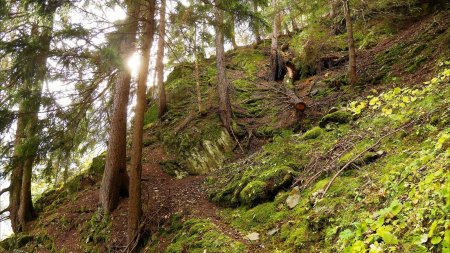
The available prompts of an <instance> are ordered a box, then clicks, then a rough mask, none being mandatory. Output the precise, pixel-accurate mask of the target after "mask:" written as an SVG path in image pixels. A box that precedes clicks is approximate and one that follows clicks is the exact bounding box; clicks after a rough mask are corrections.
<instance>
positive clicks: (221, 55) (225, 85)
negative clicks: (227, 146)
mask: <svg viewBox="0 0 450 253" xmlns="http://www.w3.org/2000/svg"><path fill="white" fill-rule="evenodd" d="M214 13H215V19H216V24H215V30H216V58H217V93H218V96H219V116H220V119H221V121H222V124H223V125H224V127H225V128H226V129H227V130H228V132H230V133H231V118H232V112H231V101H230V87H229V82H228V79H227V75H226V70H225V49H224V46H223V44H224V35H223V31H222V29H223V11H222V10H221V9H220V8H219V7H218V6H217V1H216V5H215V6H214Z"/></svg>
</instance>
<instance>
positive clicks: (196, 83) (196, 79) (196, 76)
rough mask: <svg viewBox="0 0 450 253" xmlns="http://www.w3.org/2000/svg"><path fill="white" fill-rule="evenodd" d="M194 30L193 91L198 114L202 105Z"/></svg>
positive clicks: (201, 110) (201, 109) (201, 111)
mask: <svg viewBox="0 0 450 253" xmlns="http://www.w3.org/2000/svg"><path fill="white" fill-rule="evenodd" d="M194 29H195V34H194V57H195V60H194V61H195V90H196V93H197V105H198V112H199V113H203V110H204V109H203V105H202V91H201V89H200V67H199V64H198V61H199V59H198V58H199V55H198V45H197V44H198V43H197V28H194Z"/></svg>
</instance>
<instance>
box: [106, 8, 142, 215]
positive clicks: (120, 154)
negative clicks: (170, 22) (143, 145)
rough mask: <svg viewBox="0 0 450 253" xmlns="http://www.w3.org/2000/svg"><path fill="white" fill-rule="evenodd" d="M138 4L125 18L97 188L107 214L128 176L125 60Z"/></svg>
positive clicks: (130, 51) (128, 79)
mask: <svg viewBox="0 0 450 253" xmlns="http://www.w3.org/2000/svg"><path fill="white" fill-rule="evenodd" d="M138 13H139V3H138V2H137V1H130V4H129V6H128V11H127V20H126V22H125V25H124V27H123V33H124V34H125V35H124V38H123V40H122V42H121V45H120V53H121V58H122V64H121V67H120V70H119V76H118V81H117V84H116V87H115V92H114V105H113V114H112V119H111V123H110V130H109V137H108V149H107V155H106V165H105V172H104V173H103V178H102V185H101V188H100V201H101V204H102V207H103V209H104V211H105V212H106V213H110V212H111V211H113V210H114V209H115V208H116V207H117V205H118V202H119V196H120V195H125V196H126V195H127V194H128V180H129V179H128V175H127V172H126V145H127V143H126V134H127V106H128V97H129V94H130V82H131V71H130V70H129V69H128V68H127V66H126V61H127V59H129V57H131V55H132V54H133V52H134V50H135V48H136V46H135V44H136V31H137V25H138Z"/></svg>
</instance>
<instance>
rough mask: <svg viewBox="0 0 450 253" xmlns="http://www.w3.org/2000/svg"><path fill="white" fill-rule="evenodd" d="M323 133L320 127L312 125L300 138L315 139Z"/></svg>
mask: <svg viewBox="0 0 450 253" xmlns="http://www.w3.org/2000/svg"><path fill="white" fill-rule="evenodd" d="M322 133H323V129H322V128H320V127H313V128H311V129H310V130H308V131H306V132H305V133H304V134H303V136H302V138H303V139H304V140H312V139H317V138H318V137H319V136H320V135H321V134H322Z"/></svg>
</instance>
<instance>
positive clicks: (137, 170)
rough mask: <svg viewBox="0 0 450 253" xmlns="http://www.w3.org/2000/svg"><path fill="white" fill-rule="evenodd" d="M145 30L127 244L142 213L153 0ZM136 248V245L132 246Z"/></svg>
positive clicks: (153, 17)
mask: <svg viewBox="0 0 450 253" xmlns="http://www.w3.org/2000/svg"><path fill="white" fill-rule="evenodd" d="M146 12H147V16H146V23H145V32H144V34H143V40H142V55H143V57H142V62H141V66H140V69H139V76H138V82H137V92H136V97H137V101H136V108H135V111H134V126H133V142H132V150H131V152H132V153H131V167H130V198H129V200H128V233H127V238H128V245H134V244H135V243H137V241H135V240H136V238H137V236H138V233H139V223H140V220H141V215H142V203H141V175H142V163H141V160H142V136H143V132H144V131H143V128H144V114H145V108H146V104H147V103H146V102H147V101H146V89H147V78H148V67H149V63H150V49H151V48H152V44H153V34H154V27H155V0H150V1H149V7H148V10H146ZM132 248H136V247H132Z"/></svg>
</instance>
